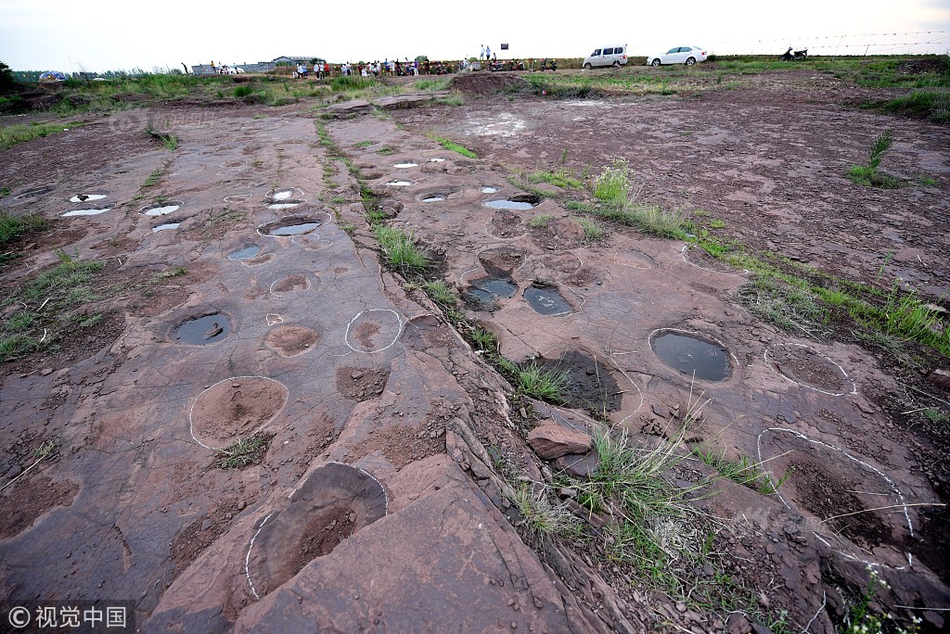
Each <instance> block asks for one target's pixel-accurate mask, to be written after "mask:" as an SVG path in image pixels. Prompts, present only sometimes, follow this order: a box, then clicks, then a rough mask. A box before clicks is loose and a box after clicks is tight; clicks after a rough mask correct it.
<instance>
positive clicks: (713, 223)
mask: <svg viewBox="0 0 950 634" xmlns="http://www.w3.org/2000/svg"><path fill="white" fill-rule="evenodd" d="M725 226H726V223H725V221H723V220H720V219H719V218H714V219H713V220H710V221H709V228H710V229H722V228H723V227H725Z"/></svg>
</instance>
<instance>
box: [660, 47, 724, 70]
mask: <svg viewBox="0 0 950 634" xmlns="http://www.w3.org/2000/svg"><path fill="white" fill-rule="evenodd" d="M707 57H709V55H708V54H707V53H706V51H705V50H703V48H702V47H701V46H674V47H673V48H671V49H670V50H668V51H667V52H665V53H660V54H659V55H652V56H650V57H648V58H647V65H649V66H659V65H660V64H686V65H687V66H692V65H693V64H695V63H696V62H705V61H706V58H707Z"/></svg>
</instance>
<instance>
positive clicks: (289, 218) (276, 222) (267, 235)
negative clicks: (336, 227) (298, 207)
mask: <svg viewBox="0 0 950 634" xmlns="http://www.w3.org/2000/svg"><path fill="white" fill-rule="evenodd" d="M301 204H303V203H301ZM313 215H314V216H320V215H323V216H326V217H327V219H328V220H327V222H329V221H330V214H328V213H327V212H325V211H318V212H316V213H315V214H313ZM293 221H299V222H296V223H294V222H293ZM307 222H316V223H317V226H316V227H314V228H313V229H311V230H310V231H306V232H304V233H297V234H294V235H289V236H278V235H274V234H273V233H265V232H264V231H262V229H264V227H270V226H272V225H273V227H274V228H277V225H281V224H282V225H283V226H291V225H292V224H297V225H302V224H306V223H307ZM284 223H286V224H284ZM325 224H326V223H323V222H320V220H319V219H317V218H313V217H311V215H309V214H308V215H304V216H296V215H290V216H282V217H281V218H278V219H277V220H274V221H272V222H265V223H262V224H259V225H257V235H259V236H261V237H262V238H290V239H291V242H293V239H294V238H296V237H297V236H309V235H310V234H312V233H313V232H314V231H316V230H317V229H319V228H320V227H323V226H324V225H325Z"/></svg>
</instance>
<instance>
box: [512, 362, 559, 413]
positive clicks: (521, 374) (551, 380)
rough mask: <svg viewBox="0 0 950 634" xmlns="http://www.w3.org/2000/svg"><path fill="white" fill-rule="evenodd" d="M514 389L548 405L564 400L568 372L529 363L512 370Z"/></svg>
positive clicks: (536, 363)
mask: <svg viewBox="0 0 950 634" xmlns="http://www.w3.org/2000/svg"><path fill="white" fill-rule="evenodd" d="M514 378H515V387H516V388H517V389H518V391H519V392H520V393H521V394H524V395H526V396H530V397H531V398H536V399H538V400H541V401H547V402H549V403H564V402H565V400H566V390H567V379H568V372H567V370H564V369H560V368H557V369H551V368H545V367H543V366H542V365H540V364H539V363H538V362H537V361H530V362H528V363H526V364H523V365H521V366H516V368H515V370H514Z"/></svg>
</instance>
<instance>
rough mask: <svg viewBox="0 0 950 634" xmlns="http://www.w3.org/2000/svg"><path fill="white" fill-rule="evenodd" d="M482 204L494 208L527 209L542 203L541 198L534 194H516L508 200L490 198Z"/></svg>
mask: <svg viewBox="0 0 950 634" xmlns="http://www.w3.org/2000/svg"><path fill="white" fill-rule="evenodd" d="M482 204H483V205H485V206H486V207H490V208H492V209H507V210H510V211H525V210H528V209H532V208H534V207H537V206H538V205H539V204H541V198H540V197H538V196H535V195H534V194H515V195H514V196H511V197H510V198H508V199H507V200H488V201H485V202H484V203H482Z"/></svg>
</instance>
